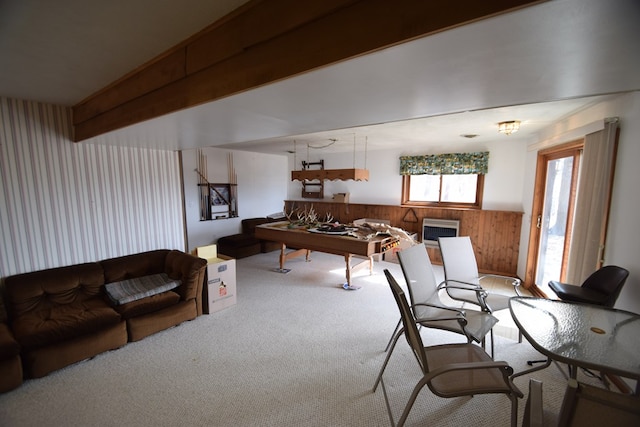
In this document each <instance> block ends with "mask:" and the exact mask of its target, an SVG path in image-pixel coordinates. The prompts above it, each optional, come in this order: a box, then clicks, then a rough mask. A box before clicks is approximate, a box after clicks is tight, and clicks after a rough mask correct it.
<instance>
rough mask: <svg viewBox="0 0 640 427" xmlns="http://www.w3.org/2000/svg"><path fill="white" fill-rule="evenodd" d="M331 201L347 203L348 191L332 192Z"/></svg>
mask: <svg viewBox="0 0 640 427" xmlns="http://www.w3.org/2000/svg"><path fill="white" fill-rule="evenodd" d="M332 201H333V202H335V203H349V193H334V194H333V199H332Z"/></svg>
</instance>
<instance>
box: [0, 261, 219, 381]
mask: <svg viewBox="0 0 640 427" xmlns="http://www.w3.org/2000/svg"><path fill="white" fill-rule="evenodd" d="M206 265H207V262H206V260H204V259H202V258H198V257H195V256H193V255H189V254H185V253H184V252H181V251H177V250H166V249H162V250H155V251H149V252H143V253H139V254H134V255H127V256H123V257H118V258H111V259H107V260H103V261H99V262H93V263H85V264H78V265H72V266H68V267H59V268H52V269H47V270H41V271H35V272H31V273H24V274H18V275H15V276H10V277H7V278H6V279H5V286H4V287H5V295H4V301H5V305H6V310H7V324H8V327H7V329H8V331H9V332H10V334H11V335H12V336H10V337H9V338H10V339H9V340H8V342H9V344H7V346H6V351H5V344H4V340H5V338H4V335H3V329H2V327H1V326H0V343H2V344H1V345H0V373H4V371H3V369H9V368H5V365H4V356H5V353H6V356H7V357H8V358H10V353H11V351H15V346H13V345H11V343H10V341H11V338H13V339H14V340H15V342H17V344H18V345H19V354H20V357H19V359H20V360H19V362H21V364H22V370H23V371H24V372H23V373H21V375H20V377H21V378H22V377H23V376H24V377H25V378H38V377H42V376H45V375H47V374H48V373H50V372H52V371H55V370H57V369H60V368H63V367H65V366H67V365H70V364H73V363H76V362H79V361H81V360H84V359H87V358H89V357H93V356H95V355H97V354H99V353H102V352H104V351H107V350H113V349H116V348H118V347H122V346H123V345H125V344H126V343H127V342H129V341H138V340H141V339H142V338H144V337H146V336H148V335H151V334H153V333H156V332H159V331H161V330H163V329H167V328H169V327H171V326H175V325H178V324H179V323H182V322H184V321H186V320H193V319H195V318H196V317H197V316H198V315H200V314H202V286H203V282H204V277H205V272H206ZM160 273H165V274H166V275H167V276H169V277H170V278H171V279H175V280H180V281H181V282H180V285H179V286H178V287H177V288H175V289H173V290H170V291H166V292H163V293H160V294H157V295H153V296H148V297H144V298H143V299H139V300H137V301H133V302H130V303H127V304H124V305H114V303H113V302H111V300H110V299H109V298H108V297H107V296H106V293H105V284H107V283H112V282H118V281H121V280H126V279H132V278H139V277H143V276H149V275H155V274H160ZM12 349H13V350H12ZM14 356H15V355H14ZM11 360H13V362H12V363H15V362H16V361H15V359H11ZM12 366H13V367H14V368H11V369H9V370H11V373H12V374H13V375H15V370H16V369H19V368H18V367H17V366H15V364H14V365H12ZM2 377H3V378H4V375H2ZM0 383H4V379H2V380H0ZM18 385H19V384H18ZM8 386H9V384H7V385H6V386H5V385H4V384H0V391H2V390H3V387H5V388H6V387H8ZM12 388H13V387H12ZM7 389H10V388H7Z"/></svg>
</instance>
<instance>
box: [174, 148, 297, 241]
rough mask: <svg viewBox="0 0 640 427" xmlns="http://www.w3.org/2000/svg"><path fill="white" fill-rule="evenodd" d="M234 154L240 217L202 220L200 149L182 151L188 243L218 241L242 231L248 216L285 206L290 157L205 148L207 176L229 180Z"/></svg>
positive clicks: (211, 178) (217, 180)
mask: <svg viewBox="0 0 640 427" xmlns="http://www.w3.org/2000/svg"><path fill="white" fill-rule="evenodd" d="M229 153H231V154H232V156H233V167H234V169H235V171H236V175H237V184H238V187H237V189H238V215H239V216H238V218H229V219H218V220H211V221H200V210H199V209H200V205H199V192H198V191H199V190H198V175H197V173H196V172H195V169H196V164H197V150H188V151H183V152H182V170H183V175H184V176H183V180H184V195H185V215H186V227H187V247H188V250H189V251H191V250H193V249H194V248H197V247H198V246H205V245H209V244H211V243H215V242H216V241H217V240H218V239H219V238H220V237H223V236H228V235H231V234H236V233H239V232H240V230H241V220H242V219H244V218H253V217H263V216H266V215H269V214H271V213H274V212H279V211H282V210H283V207H284V200H285V196H286V189H287V178H288V177H289V176H288V171H287V158H286V157H285V156H275V155H267V154H258V153H247V152H244V151H230V150H223V149H219V148H203V149H202V154H203V155H204V156H205V157H206V163H207V177H206V178H207V180H208V181H209V182H212V183H228V182H229V175H228V169H229V167H228V164H227V156H228V154H229Z"/></svg>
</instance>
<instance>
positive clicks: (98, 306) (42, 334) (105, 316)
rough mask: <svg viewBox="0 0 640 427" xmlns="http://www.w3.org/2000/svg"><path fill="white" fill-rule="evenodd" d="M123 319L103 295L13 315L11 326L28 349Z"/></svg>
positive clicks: (65, 338)
mask: <svg viewBox="0 0 640 427" xmlns="http://www.w3.org/2000/svg"><path fill="white" fill-rule="evenodd" d="M118 322H120V315H119V314H118V313H117V312H116V311H115V310H114V309H113V308H111V307H109V305H108V304H107V302H106V301H103V300H102V298H99V297H96V298H93V299H88V300H83V301H75V302H73V303H71V304H64V305H58V306H53V307H50V308H46V309H42V310H36V311H32V312H29V313H27V314H24V315H22V316H19V317H17V318H15V319H13V321H12V323H11V329H12V330H13V334H14V336H15V338H16V340H17V341H18V342H19V343H20V345H21V346H22V347H24V348H26V349H31V348H37V347H42V346H46V345H49V344H53V343H59V342H60V341H64V340H68V339H71V338H75V337H79V336H82V335H86V334H91V333H92V332H94V331H97V330H101V329H104V328H107V327H109V326H112V325H115V324H117V323H118Z"/></svg>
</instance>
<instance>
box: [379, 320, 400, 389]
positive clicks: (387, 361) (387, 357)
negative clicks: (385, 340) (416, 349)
mask: <svg viewBox="0 0 640 427" xmlns="http://www.w3.org/2000/svg"><path fill="white" fill-rule="evenodd" d="M403 332H404V329H400V331H398V332H397V333H396V334H394V335H393V337H392V344H391V348H389V351H387V355H386V357H385V358H384V363H383V364H382V367H381V368H380V373H379V374H378V378H376V383H375V384H374V385H373V390H372V392H373V393H375V392H376V389H377V388H378V384H380V381H381V380H382V374H383V373H384V370H385V369H386V367H387V363H389V359H390V358H391V354H392V353H393V349H394V348H395V347H396V343H397V342H398V338H400V336H401V335H402V333H403ZM387 347H388V346H387Z"/></svg>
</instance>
